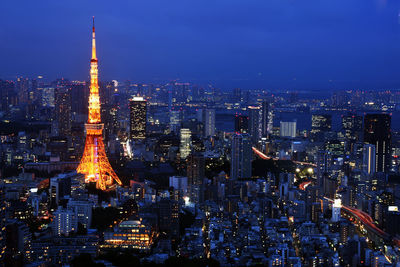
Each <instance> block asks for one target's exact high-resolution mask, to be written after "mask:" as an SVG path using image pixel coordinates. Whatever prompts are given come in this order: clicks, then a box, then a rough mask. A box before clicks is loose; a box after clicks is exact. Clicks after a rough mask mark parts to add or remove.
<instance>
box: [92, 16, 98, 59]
mask: <svg viewBox="0 0 400 267" xmlns="http://www.w3.org/2000/svg"><path fill="white" fill-rule="evenodd" d="M92 60H97V57H96V36H95V29H94V16H93V33H92Z"/></svg>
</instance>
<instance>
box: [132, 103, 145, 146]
mask: <svg viewBox="0 0 400 267" xmlns="http://www.w3.org/2000/svg"><path fill="white" fill-rule="evenodd" d="M129 109H130V138H131V139H133V140H138V139H144V138H146V114H147V102H146V100H144V99H143V97H134V98H133V99H131V100H130V101H129Z"/></svg>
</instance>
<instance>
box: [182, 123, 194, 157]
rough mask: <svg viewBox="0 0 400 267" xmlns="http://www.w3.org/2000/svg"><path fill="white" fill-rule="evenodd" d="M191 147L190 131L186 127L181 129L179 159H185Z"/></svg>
mask: <svg viewBox="0 0 400 267" xmlns="http://www.w3.org/2000/svg"><path fill="white" fill-rule="evenodd" d="M191 147H192V132H191V131H190V130H189V129H187V128H182V129H181V136H180V146H179V151H180V153H181V159H186V158H187V156H189V154H190V152H191V149H192V148H191Z"/></svg>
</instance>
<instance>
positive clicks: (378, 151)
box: [0, 17, 400, 267]
mask: <svg viewBox="0 0 400 267" xmlns="http://www.w3.org/2000/svg"><path fill="white" fill-rule="evenodd" d="M91 23H92V24H90V26H89V24H88V25H86V26H87V27H88V29H89V27H90V31H91V32H90V37H91V40H90V41H91V43H87V44H85V45H87V48H88V49H87V50H89V48H90V51H91V57H90V58H87V59H85V60H86V61H85V62H86V63H87V73H88V77H87V79H86V80H74V79H72V78H73V77H71V79H69V78H64V77H60V78H58V79H52V78H50V77H47V76H46V75H45V74H43V75H35V76H29V75H18V76H16V77H14V78H11V79H8V78H4V77H2V75H3V74H2V73H1V71H0V266H28V267H36V266H40V267H47V266H85V267H89V266H98V267H100V266H174V267H177V266H193V267H195V266H282V267H283V266H293V267H301V266H313V267H314V266H330V267H333V266H351V267H353V266H374V267H375V266H376V267H381V266H382V267H383V266H400V211H399V207H400V169H399V166H400V123H399V122H400V89H396V87H394V88H387V87H382V88H374V89H370V88H367V89H363V88H350V87H349V88H348V89H343V88H333V89H330V90H324V89H298V88H287V89H281V88H273V87H271V88H269V87H268V88H267V87H265V88H263V87H255V88H250V87H251V86H245V87H241V86H234V87H232V88H228V89H227V88H221V87H220V86H218V85H217V84H215V83H213V82H193V81H192V80H190V79H184V78H180V79H174V80H165V81H161V80H160V81H158V82H154V81H153V82H147V81H146V82H143V81H140V80H139V79H126V80H117V79H115V80H114V79H113V80H107V79H104V78H103V76H102V75H103V72H102V66H103V65H102V57H101V56H99V53H98V51H97V47H101V46H102V42H99V40H98V39H96V37H97V35H96V34H97V33H99V32H100V34H101V32H102V31H101V28H99V27H97V26H96V27H95V20H94V17H93V21H92V22H91ZM86 26H85V27H86ZM0 34H1V32H0ZM96 41H97V42H96ZM117 47H118V45H115V48H116V49H117ZM71 49H72V48H71ZM74 49H75V48H74ZM100 55H101V54H100ZM77 64H79V63H77ZM99 68H100V71H99V70H98V69H99ZM398 73H400V68H399V71H398ZM260 75H261V73H260Z"/></svg>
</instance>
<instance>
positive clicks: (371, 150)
mask: <svg viewBox="0 0 400 267" xmlns="http://www.w3.org/2000/svg"><path fill="white" fill-rule="evenodd" d="M375 157H376V150H375V145H372V144H364V147H363V165H362V167H363V171H364V173H366V174H368V175H373V174H374V173H375V170H376V158H375Z"/></svg>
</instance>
